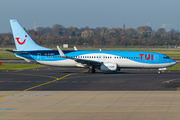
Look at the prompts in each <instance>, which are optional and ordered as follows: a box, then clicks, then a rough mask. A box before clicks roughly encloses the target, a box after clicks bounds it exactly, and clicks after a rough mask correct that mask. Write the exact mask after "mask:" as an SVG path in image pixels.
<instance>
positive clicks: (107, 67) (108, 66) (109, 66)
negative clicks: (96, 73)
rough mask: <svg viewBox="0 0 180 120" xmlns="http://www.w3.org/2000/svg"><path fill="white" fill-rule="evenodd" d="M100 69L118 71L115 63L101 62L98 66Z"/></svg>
mask: <svg viewBox="0 0 180 120" xmlns="http://www.w3.org/2000/svg"><path fill="white" fill-rule="evenodd" d="M100 70H102V71H120V68H119V67H118V65H117V64H116V63H102V64H101V66H100Z"/></svg>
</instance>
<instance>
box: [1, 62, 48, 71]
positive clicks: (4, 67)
mask: <svg viewBox="0 0 180 120" xmlns="http://www.w3.org/2000/svg"><path fill="white" fill-rule="evenodd" d="M40 67H46V65H39V64H16V63H2V65H0V71H1V70H24V69H32V68H40Z"/></svg>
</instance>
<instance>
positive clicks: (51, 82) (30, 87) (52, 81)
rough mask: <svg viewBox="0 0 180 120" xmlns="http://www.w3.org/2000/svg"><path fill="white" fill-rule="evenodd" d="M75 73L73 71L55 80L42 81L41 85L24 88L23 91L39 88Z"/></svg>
mask: <svg viewBox="0 0 180 120" xmlns="http://www.w3.org/2000/svg"><path fill="white" fill-rule="evenodd" d="M73 74H75V73H71V74H68V75H65V76H63V77H61V78H56V79H55V80H53V81H49V82H46V83H42V84H40V85H36V86H34V87H30V88H28V89H25V90H23V91H28V90H31V89H34V88H37V87H40V86H43V85H47V84H50V83H53V82H56V81H58V80H62V79H63V78H65V77H68V76H70V75H73Z"/></svg>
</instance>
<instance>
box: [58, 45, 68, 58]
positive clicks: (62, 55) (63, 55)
mask: <svg viewBox="0 0 180 120" xmlns="http://www.w3.org/2000/svg"><path fill="white" fill-rule="evenodd" d="M57 49H58V52H59V54H60V56H61V57H64V58H67V56H66V55H65V54H64V53H63V51H62V50H61V48H60V47H59V46H57Z"/></svg>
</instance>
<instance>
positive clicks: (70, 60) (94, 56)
mask: <svg viewBox="0 0 180 120" xmlns="http://www.w3.org/2000/svg"><path fill="white" fill-rule="evenodd" d="M10 24H11V28H12V32H13V36H14V41H15V45H16V50H13V51H11V50H9V51H11V52H13V53H14V54H15V55H16V57H19V58H22V59H24V60H26V61H36V62H38V63H40V64H45V65H50V66H58V67H81V68H88V69H89V73H95V69H100V70H102V71H120V69H121V68H138V69H141V68H142V69H144V68H146V69H148V68H149V69H158V73H160V71H162V70H166V68H167V67H169V66H172V65H175V64H176V61H175V60H173V59H171V58H169V57H168V56H167V55H164V54H160V53H155V52H140V51H78V50H77V49H76V48H75V50H74V51H62V50H61V49H60V48H59V47H58V46H57V49H58V50H51V49H48V48H45V47H41V46H39V45H37V44H36V43H35V42H34V41H33V40H32V39H31V37H30V36H29V35H28V34H27V32H26V31H25V30H24V29H23V28H22V27H21V26H20V24H19V23H18V22H17V20H10Z"/></svg>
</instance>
